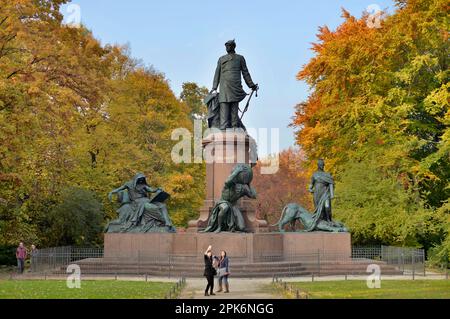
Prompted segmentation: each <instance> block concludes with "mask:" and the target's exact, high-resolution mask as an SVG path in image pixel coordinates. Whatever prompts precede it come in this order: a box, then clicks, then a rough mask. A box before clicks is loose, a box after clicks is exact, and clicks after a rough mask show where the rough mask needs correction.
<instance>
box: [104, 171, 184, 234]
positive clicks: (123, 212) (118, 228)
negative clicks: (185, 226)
mask: <svg viewBox="0 0 450 319" xmlns="http://www.w3.org/2000/svg"><path fill="white" fill-rule="evenodd" d="M148 193H154V194H155V196H154V197H153V198H152V199H150V198H149V196H148ZM114 194H117V195H118V201H119V203H120V205H121V206H120V208H119V209H118V210H117V212H118V213H119V219H118V220H114V221H112V222H111V223H110V224H109V225H108V227H107V229H106V232H108V233H149V232H176V230H175V228H174V227H173V225H172V221H171V220H170V217H169V213H168V211H167V207H166V204H164V202H165V201H166V200H167V199H168V198H169V197H170V195H169V194H167V193H165V192H164V191H163V190H162V189H160V188H151V187H150V186H148V184H147V179H146V177H145V175H144V174H141V173H138V174H136V176H135V177H134V178H133V179H132V180H131V181H129V182H127V183H125V184H124V185H122V186H121V187H119V188H117V189H115V190H113V191H112V192H110V193H109V194H108V198H109V200H110V201H111V200H112V196H113V195H114Z"/></svg>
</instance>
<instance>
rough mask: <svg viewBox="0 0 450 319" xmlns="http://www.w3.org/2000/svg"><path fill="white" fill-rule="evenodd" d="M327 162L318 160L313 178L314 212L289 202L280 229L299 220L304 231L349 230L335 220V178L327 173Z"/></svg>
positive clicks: (279, 224)
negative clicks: (332, 207) (333, 200)
mask: <svg viewBox="0 0 450 319" xmlns="http://www.w3.org/2000/svg"><path fill="white" fill-rule="evenodd" d="M324 170H325V162H324V160H323V159H320V160H319V162H318V171H316V172H315V173H314V174H313V176H312V178H311V185H310V186H309V191H310V192H311V193H313V194H314V206H315V210H314V212H313V213H310V212H308V210H307V209H306V208H304V207H302V206H300V205H298V204H288V205H287V206H286V207H285V208H284V209H283V212H282V214H281V218H280V220H279V221H278V223H277V224H275V225H273V226H278V228H279V231H280V232H283V231H284V230H283V228H284V226H285V225H287V224H289V223H290V224H291V225H292V226H294V225H295V222H296V221H297V220H298V221H299V222H300V223H301V224H302V225H303V231H304V232H313V231H329V232H347V231H348V230H347V228H346V227H345V226H344V224H342V223H340V222H335V221H333V218H332V213H331V200H332V199H333V198H334V180H333V177H332V176H331V175H330V174H329V173H326V172H325V171H324Z"/></svg>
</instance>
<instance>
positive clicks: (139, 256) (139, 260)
mask: <svg viewBox="0 0 450 319" xmlns="http://www.w3.org/2000/svg"><path fill="white" fill-rule="evenodd" d="M137 253H138V255H137V261H138V262H137V264H138V268H137V272H138V273H137V275H138V276H139V275H140V274H141V251H140V250H138V252H137Z"/></svg>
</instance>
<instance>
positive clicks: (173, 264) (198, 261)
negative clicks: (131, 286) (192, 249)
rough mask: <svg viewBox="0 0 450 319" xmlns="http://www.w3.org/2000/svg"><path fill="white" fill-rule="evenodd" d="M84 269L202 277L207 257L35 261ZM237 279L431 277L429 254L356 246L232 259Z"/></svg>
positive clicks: (47, 254)
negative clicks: (376, 273)
mask: <svg viewBox="0 0 450 319" xmlns="http://www.w3.org/2000/svg"><path fill="white" fill-rule="evenodd" d="M74 264H75V265H78V266H79V267H80V269H81V273H82V275H94V276H102V275H104V276H116V277H117V276H123V275H131V276H161V277H166V276H167V277H172V278H173V277H201V276H202V275H203V256H202V255H201V254H200V255H197V256H195V255H194V256H193V255H192V254H188V255H185V256H183V255H157V256H155V255H149V254H148V253H146V252H144V251H142V252H138V254H137V255H135V256H130V257H105V256H104V254H103V249H102V248H77V247H57V248H47V249H41V250H39V252H38V254H37V255H36V256H33V258H32V260H31V271H32V273H33V274H36V275H43V274H45V275H67V267H68V266H69V265H74ZM230 264H231V270H230V271H231V272H232V274H233V276H234V277H247V278H252V277H273V276H277V277H293V276H309V275H314V276H326V275H363V274H365V275H367V271H368V266H369V265H372V266H373V265H376V266H379V268H380V270H381V273H382V274H383V275H410V276H413V277H414V276H418V275H421V276H425V275H426V273H425V253H424V250H423V249H416V248H405V247H387V246H373V247H352V252H351V255H349V254H343V253H332V252H324V251H317V252H315V253H310V254H294V253H293V254H284V255H280V253H279V252H274V253H273V254H271V253H268V254H266V255H264V256H253V257H252V260H249V259H247V258H239V257H233V256H230Z"/></svg>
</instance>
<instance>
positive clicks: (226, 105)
mask: <svg viewBox="0 0 450 319" xmlns="http://www.w3.org/2000/svg"><path fill="white" fill-rule="evenodd" d="M225 48H226V51H227V54H226V55H224V56H222V57H221V58H220V59H219V62H218V63H217V69H216V73H215V75H214V83H213V87H212V91H211V93H210V95H209V96H208V97H207V99H206V100H205V102H206V104H207V105H208V109H209V112H208V113H209V114H208V122H209V127H214V128H219V129H221V130H226V129H230V128H242V129H244V130H245V127H244V126H243V124H242V121H241V118H240V117H239V103H240V102H242V101H243V100H244V99H245V97H246V96H247V93H245V91H244V89H243V87H242V80H241V76H243V77H244V81H245V83H246V84H247V86H248V87H249V88H251V89H252V90H253V91H257V90H258V89H259V87H258V85H257V84H255V83H254V82H253V80H252V78H251V76H250V73H249V71H248V68H247V63H246V62H245V58H244V57H243V56H242V55H239V54H237V53H236V42H235V41H234V40H232V41H228V42H227V43H225ZM219 86H220V87H219ZM217 89H219V93H216V92H217Z"/></svg>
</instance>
